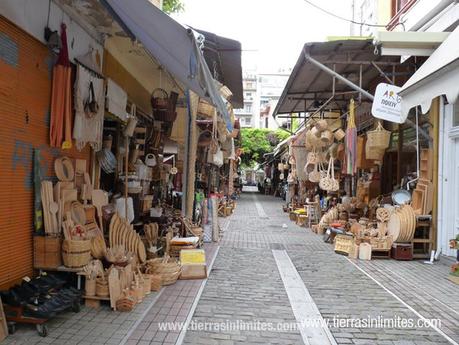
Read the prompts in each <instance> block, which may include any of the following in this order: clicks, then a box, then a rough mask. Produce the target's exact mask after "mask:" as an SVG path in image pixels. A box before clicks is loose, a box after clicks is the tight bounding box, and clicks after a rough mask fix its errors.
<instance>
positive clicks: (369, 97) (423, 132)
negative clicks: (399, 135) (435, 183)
mask: <svg viewBox="0 0 459 345" xmlns="http://www.w3.org/2000/svg"><path fill="white" fill-rule="evenodd" d="M304 58H305V59H306V60H308V61H309V62H310V63H312V64H313V65H315V66H317V67H319V68H320V69H321V70H322V71H324V72H326V73H328V74H331V75H332V76H334V77H336V78H337V79H339V80H341V81H342V82H343V83H344V84H346V85H347V86H349V87H350V88H352V89H354V90H356V91H358V92H360V93H361V94H362V95H363V96H365V97H366V98H368V99H370V100H371V101H373V100H374V96H373V95H372V94H371V93H369V92H368V91H366V90H364V89H362V88H361V87H359V86H358V85H355V84H354V83H353V82H352V81H350V80H348V79H346V78H344V77H343V76H342V75H340V74H338V73H336V72H335V71H333V70H332V69H330V68H328V67H327V66H325V65H324V64H322V63H320V62H319V61H317V60H316V59H314V58H312V57H311V56H310V55H308V54H306V53H305V54H304ZM406 123H407V124H408V125H410V126H411V127H413V128H414V129H417V128H416V127H417V126H416V124H415V123H413V121H411V120H409V119H406ZM419 134H421V135H422V136H423V137H424V138H425V139H427V140H428V141H432V139H431V138H430V136H429V134H428V133H427V132H426V131H425V130H424V129H422V128H419Z"/></svg>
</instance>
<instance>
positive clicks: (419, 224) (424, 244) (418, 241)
mask: <svg viewBox="0 0 459 345" xmlns="http://www.w3.org/2000/svg"><path fill="white" fill-rule="evenodd" d="M412 244H413V258H414V259H429V258H430V253H431V252H432V250H433V249H434V236H433V227H432V216H430V215H426V216H417V217H416V231H415V233H414V238H413V241H412Z"/></svg>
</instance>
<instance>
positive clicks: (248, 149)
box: [241, 128, 289, 167]
mask: <svg viewBox="0 0 459 345" xmlns="http://www.w3.org/2000/svg"><path fill="white" fill-rule="evenodd" d="M241 137H242V142H241V148H242V151H243V153H242V156H241V159H242V164H243V166H247V167H253V166H254V165H255V164H256V163H262V162H263V161H264V157H263V155H264V154H265V153H270V152H273V150H274V148H275V147H276V145H277V144H279V143H280V142H281V141H282V140H284V139H286V138H288V137H289V134H288V133H287V132H285V131H283V130H281V129H278V130H276V131H272V130H270V129H265V128H242V129H241Z"/></svg>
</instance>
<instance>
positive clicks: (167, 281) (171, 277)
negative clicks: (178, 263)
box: [162, 270, 181, 286]
mask: <svg viewBox="0 0 459 345" xmlns="http://www.w3.org/2000/svg"><path fill="white" fill-rule="evenodd" d="M180 273H181V270H179V271H178V272H175V273H171V274H163V275H162V277H163V285H164V286H167V285H172V284H174V283H175V282H176V281H177V279H179V277H180Z"/></svg>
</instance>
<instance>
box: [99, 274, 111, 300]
mask: <svg viewBox="0 0 459 345" xmlns="http://www.w3.org/2000/svg"><path fill="white" fill-rule="evenodd" d="M96 295H97V296H99V297H109V296H110V292H109V289H108V280H107V279H106V278H105V277H100V278H97V279H96Z"/></svg>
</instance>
